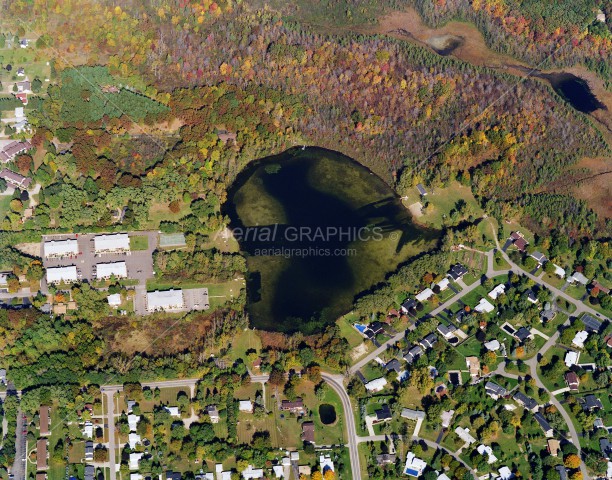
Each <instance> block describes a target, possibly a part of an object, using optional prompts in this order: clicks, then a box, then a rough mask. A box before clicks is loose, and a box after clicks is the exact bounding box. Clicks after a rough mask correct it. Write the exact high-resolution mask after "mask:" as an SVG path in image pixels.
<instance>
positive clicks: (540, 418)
mask: <svg viewBox="0 0 612 480" xmlns="http://www.w3.org/2000/svg"><path fill="white" fill-rule="evenodd" d="M533 418H535V419H536V422H538V424H539V425H540V428H541V429H542V431H543V432H544V435H546V436H547V437H551V436H552V434H553V428H552V427H551V426H550V423H548V421H547V420H546V418H544V415H542V414H541V413H540V412H538V413H536V414H534V416H533Z"/></svg>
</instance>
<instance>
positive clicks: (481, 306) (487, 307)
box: [474, 298, 495, 313]
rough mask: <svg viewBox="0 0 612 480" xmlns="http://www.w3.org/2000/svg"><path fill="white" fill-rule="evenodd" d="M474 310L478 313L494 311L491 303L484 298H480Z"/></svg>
mask: <svg viewBox="0 0 612 480" xmlns="http://www.w3.org/2000/svg"><path fill="white" fill-rule="evenodd" d="M474 310H476V311H477V312H479V313H491V312H492V311H493V310H495V307H494V306H493V305H491V303H490V302H489V301H488V300H487V299H486V298H481V299H480V302H478V305H476V306H475V307H474Z"/></svg>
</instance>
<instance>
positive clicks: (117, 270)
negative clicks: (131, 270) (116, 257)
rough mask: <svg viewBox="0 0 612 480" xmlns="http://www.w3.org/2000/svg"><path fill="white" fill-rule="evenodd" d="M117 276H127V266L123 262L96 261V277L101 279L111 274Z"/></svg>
mask: <svg viewBox="0 0 612 480" xmlns="http://www.w3.org/2000/svg"><path fill="white" fill-rule="evenodd" d="M113 275H114V276H115V277H117V278H126V277H127V266H126V264H125V262H113V263H98V264H97V265H96V278H97V279H98V280H103V279H105V278H110V277H112V276H113Z"/></svg>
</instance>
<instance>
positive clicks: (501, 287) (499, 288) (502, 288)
mask: <svg viewBox="0 0 612 480" xmlns="http://www.w3.org/2000/svg"><path fill="white" fill-rule="evenodd" d="M504 293H506V285H504V284H503V283H500V284H499V285H498V286H497V287H495V288H494V289H493V290H491V291H490V292H489V293H488V294H487V295H488V296H489V297H490V298H492V299H493V300H497V297H499V296H500V295H503V294H504Z"/></svg>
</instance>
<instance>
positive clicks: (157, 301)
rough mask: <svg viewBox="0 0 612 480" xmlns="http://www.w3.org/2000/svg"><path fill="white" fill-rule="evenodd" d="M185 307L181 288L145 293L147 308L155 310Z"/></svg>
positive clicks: (150, 310)
mask: <svg viewBox="0 0 612 480" xmlns="http://www.w3.org/2000/svg"><path fill="white" fill-rule="evenodd" d="M184 307H185V301H184V300H183V291H182V290H167V291H165V292H159V291H155V292H148V293H147V310H148V311H149V312H157V311H160V310H180V309H182V308H184Z"/></svg>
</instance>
